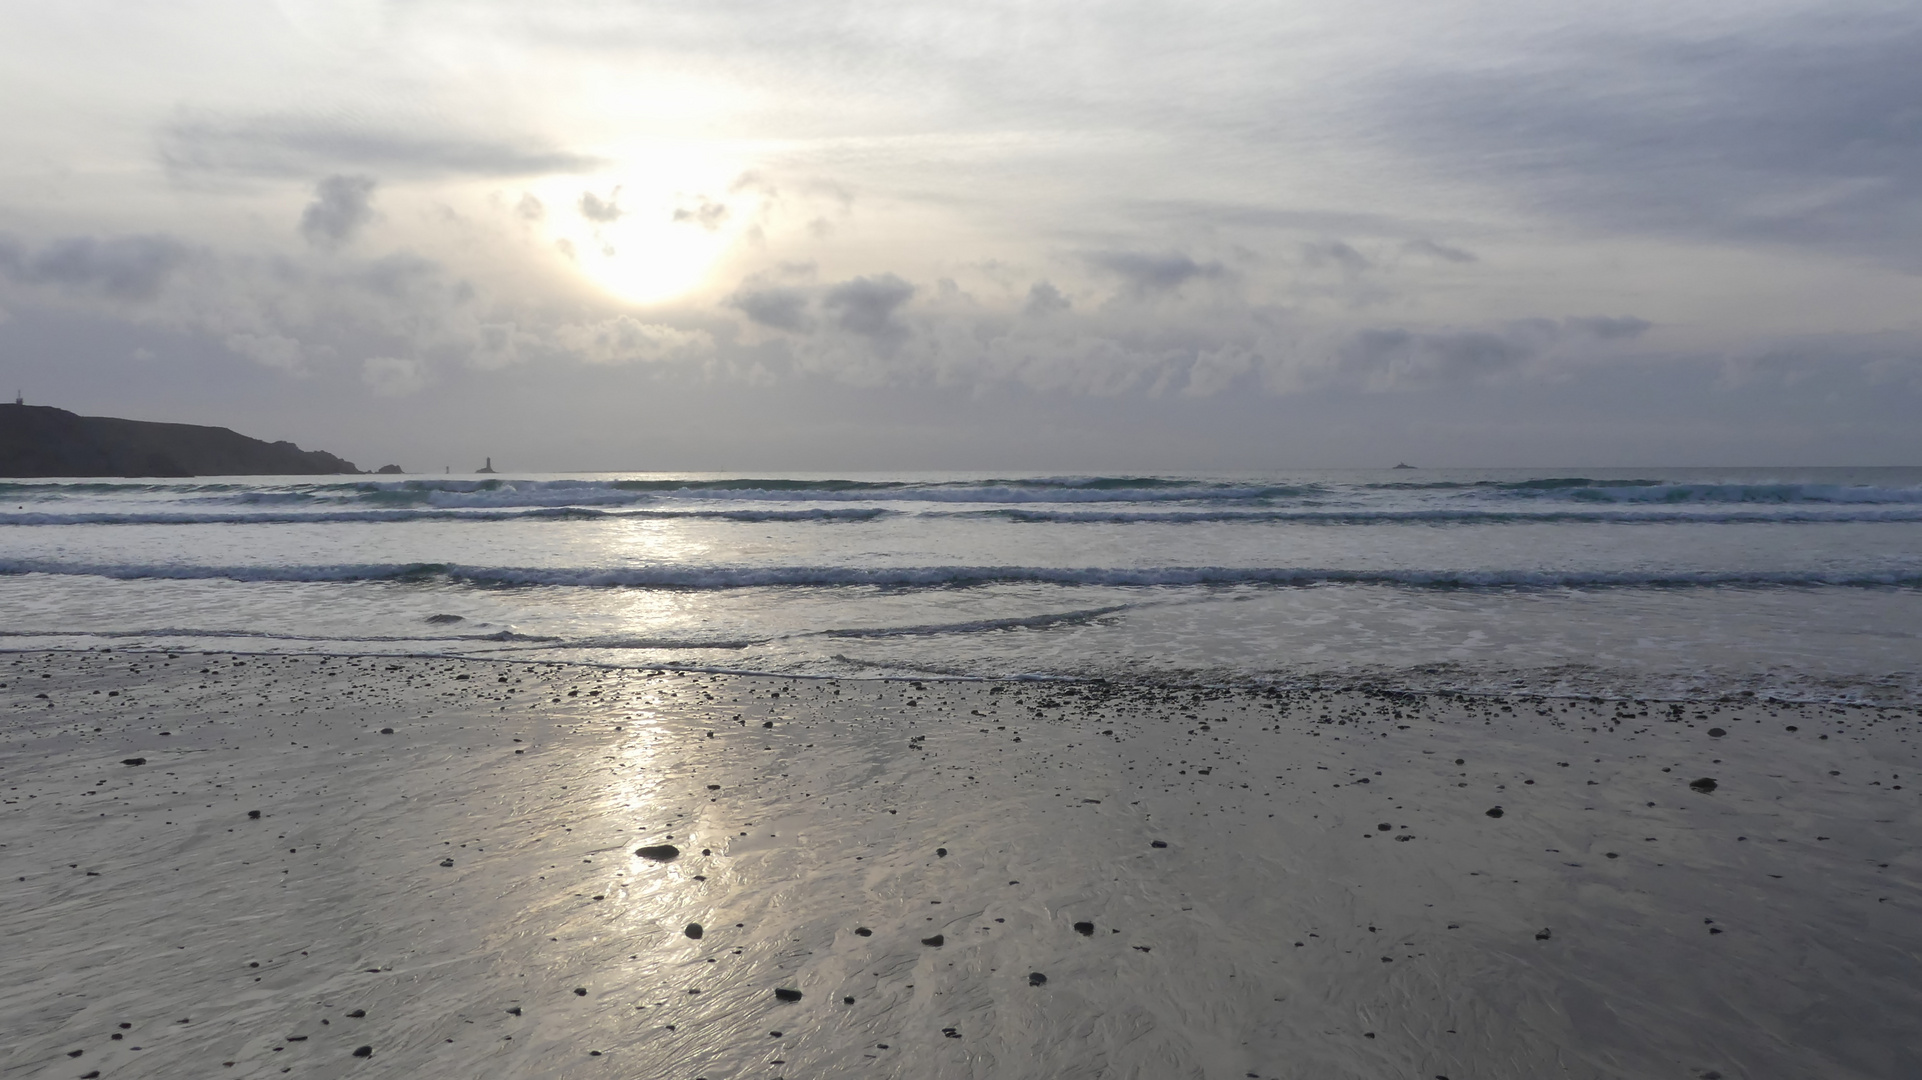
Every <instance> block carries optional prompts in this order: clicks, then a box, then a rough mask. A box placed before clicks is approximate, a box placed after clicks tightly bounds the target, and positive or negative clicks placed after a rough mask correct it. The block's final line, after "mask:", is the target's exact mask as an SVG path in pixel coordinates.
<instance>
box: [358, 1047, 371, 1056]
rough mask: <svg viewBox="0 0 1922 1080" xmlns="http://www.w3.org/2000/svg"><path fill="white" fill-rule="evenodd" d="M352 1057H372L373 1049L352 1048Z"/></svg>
mask: <svg viewBox="0 0 1922 1080" xmlns="http://www.w3.org/2000/svg"><path fill="white" fill-rule="evenodd" d="M354 1056H355V1057H373V1056H374V1048H373V1047H371V1046H356V1047H354Z"/></svg>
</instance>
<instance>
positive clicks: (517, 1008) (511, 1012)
mask: <svg viewBox="0 0 1922 1080" xmlns="http://www.w3.org/2000/svg"><path fill="white" fill-rule="evenodd" d="M520 1014H521V1007H520V1006H519V1005H516V1006H514V1007H513V1008H510V1009H508V1010H507V1015H509V1016H519V1015H520Z"/></svg>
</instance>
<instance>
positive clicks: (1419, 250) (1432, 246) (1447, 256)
mask: <svg viewBox="0 0 1922 1080" xmlns="http://www.w3.org/2000/svg"><path fill="white" fill-rule="evenodd" d="M1401 249H1402V250H1403V251H1405V252H1407V253H1408V254H1410V255H1426V256H1428V257H1429V258H1431V259H1440V260H1442V261H1443V262H1451V263H1472V262H1480V261H1481V259H1480V257H1479V256H1477V255H1476V254H1475V253H1474V252H1472V251H1468V250H1465V249H1463V248H1458V247H1450V246H1449V245H1447V244H1438V243H1436V242H1435V241H1433V240H1429V239H1427V238H1425V237H1424V238H1422V239H1418V240H1410V241H1408V242H1407V243H1404V244H1403V245H1402V246H1401Z"/></svg>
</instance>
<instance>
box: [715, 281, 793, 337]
mask: <svg viewBox="0 0 1922 1080" xmlns="http://www.w3.org/2000/svg"><path fill="white" fill-rule="evenodd" d="M727 306H728V307H731V308H733V309H734V310H736V311H739V312H740V313H741V314H743V315H746V316H747V317H748V319H749V320H750V321H752V322H756V323H759V324H760V325H762V326H767V327H772V328H774V329H776V330H804V329H806V328H807V327H808V325H809V323H810V320H809V319H808V315H807V309H808V294H807V293H806V292H805V291H804V290H801V289H794V288H785V287H773V288H756V289H749V288H743V289H740V290H737V291H736V292H735V293H734V295H732V296H730V297H728V298H727Z"/></svg>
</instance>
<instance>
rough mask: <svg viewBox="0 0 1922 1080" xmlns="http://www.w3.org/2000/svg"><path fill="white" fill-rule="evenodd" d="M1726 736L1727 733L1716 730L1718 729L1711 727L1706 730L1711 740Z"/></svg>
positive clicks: (1719, 729)
mask: <svg viewBox="0 0 1922 1080" xmlns="http://www.w3.org/2000/svg"><path fill="white" fill-rule="evenodd" d="M1727 734H1728V732H1726V731H1723V730H1722V729H1721V728H1718V727H1712V728H1709V729H1708V737H1709V738H1711V739H1719V738H1721V737H1722V736H1724V735H1727Z"/></svg>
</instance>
